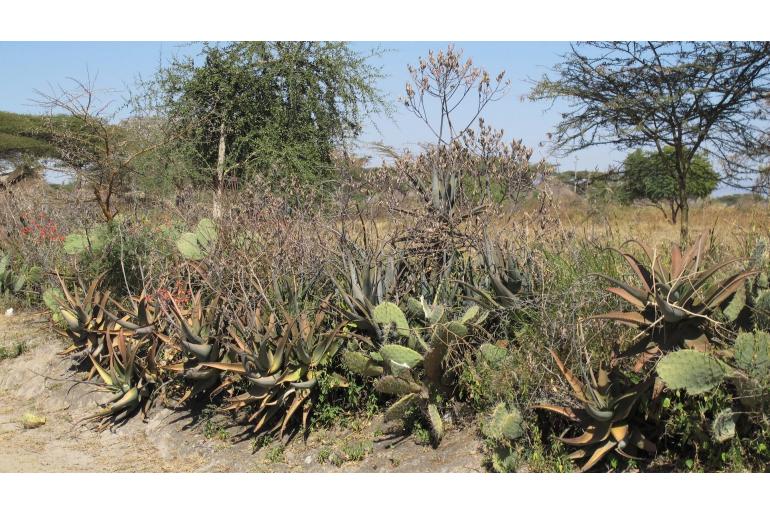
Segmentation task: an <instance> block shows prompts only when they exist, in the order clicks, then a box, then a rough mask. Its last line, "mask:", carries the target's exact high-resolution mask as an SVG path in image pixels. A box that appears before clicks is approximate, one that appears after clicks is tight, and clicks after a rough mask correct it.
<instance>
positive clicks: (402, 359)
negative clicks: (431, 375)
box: [380, 345, 422, 368]
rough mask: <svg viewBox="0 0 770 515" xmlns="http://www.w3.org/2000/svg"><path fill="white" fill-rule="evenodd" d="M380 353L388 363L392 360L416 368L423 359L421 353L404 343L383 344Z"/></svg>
mask: <svg viewBox="0 0 770 515" xmlns="http://www.w3.org/2000/svg"><path fill="white" fill-rule="evenodd" d="M380 354H381V355H382V357H383V359H385V362H386V363H388V365H391V362H392V363H395V364H396V365H400V366H402V367H407V368H414V367H415V366H417V365H418V364H419V363H420V362H421V361H422V355H421V354H420V353H418V352H416V351H413V350H412V349H410V348H408V347H404V346H402V345H383V346H382V348H381V349H380Z"/></svg>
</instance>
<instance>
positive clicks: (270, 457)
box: [265, 444, 286, 464]
mask: <svg viewBox="0 0 770 515" xmlns="http://www.w3.org/2000/svg"><path fill="white" fill-rule="evenodd" d="M285 452H286V448H285V447H284V446H283V445H280V444H278V445H275V446H273V447H271V448H270V449H269V450H268V451H267V453H266V454H265V460H266V461H267V462H268V463H273V464H275V463H283V462H284V460H285V459H286V456H285Z"/></svg>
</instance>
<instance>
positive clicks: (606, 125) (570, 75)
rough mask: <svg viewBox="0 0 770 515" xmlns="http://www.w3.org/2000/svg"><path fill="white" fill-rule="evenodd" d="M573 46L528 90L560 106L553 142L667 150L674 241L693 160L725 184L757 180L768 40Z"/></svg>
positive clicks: (683, 217) (768, 76)
mask: <svg viewBox="0 0 770 515" xmlns="http://www.w3.org/2000/svg"><path fill="white" fill-rule="evenodd" d="M585 46H586V47H587V51H585V52H583V51H580V50H578V49H577V48H576V47H574V46H573V47H572V49H571V52H569V53H568V54H567V55H566V56H564V61H563V62H562V63H561V64H559V65H557V66H556V68H555V69H554V71H555V73H556V74H557V75H558V77H557V78H554V79H552V78H550V77H548V76H545V77H544V78H543V79H542V80H541V81H540V82H538V83H537V84H536V85H535V87H534V88H533V90H532V92H531V93H530V98H531V99H533V100H550V101H555V100H556V99H566V100H567V101H569V102H570V107H569V109H568V110H567V111H566V112H565V113H563V115H562V121H561V122H560V123H559V124H558V125H557V127H556V131H555V136H554V143H555V146H556V147H557V148H559V149H561V150H563V151H564V152H572V151H576V150H580V149H584V148H587V147H591V146H595V145H615V146H616V147H618V148H621V149H625V148H638V147H647V146H652V147H655V149H656V150H657V152H658V154H659V155H660V156H663V155H664V149H665V148H666V147H672V148H673V149H674V152H673V158H674V159H673V166H674V171H675V184H676V190H677V196H676V199H675V202H676V203H677V204H678V211H679V214H680V218H679V220H680V236H681V239H682V240H686V239H687V236H688V223H689V209H688V199H689V197H690V193H689V192H690V188H689V186H688V182H689V181H690V179H691V176H692V173H691V171H692V166H693V162H694V160H695V156H696V155H698V154H699V153H706V154H707V155H709V156H710V157H712V158H715V159H718V160H719V162H720V163H721V164H722V165H723V169H724V172H725V175H724V177H722V179H723V180H725V181H726V182H731V183H735V182H740V179H741V178H742V177H744V176H745V174H747V173H756V171H757V170H758V169H759V167H760V165H761V160H762V159H766V157H767V156H766V154H761V153H758V152H757V149H758V148H759V147H761V146H762V145H763V141H767V139H766V138H767V135H768V125H767V123H765V122H766V120H767V118H768V117H767V106H766V105H765V104H764V103H763V102H760V100H761V99H762V98H767V96H768V94H769V93H770V42H708V41H696V42H646V43H645V42H594V43H587V44H585Z"/></svg>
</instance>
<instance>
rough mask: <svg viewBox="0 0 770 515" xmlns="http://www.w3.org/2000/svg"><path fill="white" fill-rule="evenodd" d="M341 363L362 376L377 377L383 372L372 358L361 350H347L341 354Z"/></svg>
mask: <svg viewBox="0 0 770 515" xmlns="http://www.w3.org/2000/svg"><path fill="white" fill-rule="evenodd" d="M342 364H343V366H344V367H345V368H347V369H348V370H350V371H351V372H353V373H354V374H358V375H361V376H364V377H379V376H381V375H382V373H383V372H384V370H383V368H382V367H380V366H378V365H377V364H376V363H375V362H374V360H372V359H371V358H370V357H368V356H367V355H365V354H363V353H361V352H355V351H348V352H345V353H344V354H343V355H342Z"/></svg>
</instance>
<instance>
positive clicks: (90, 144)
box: [37, 77, 169, 221]
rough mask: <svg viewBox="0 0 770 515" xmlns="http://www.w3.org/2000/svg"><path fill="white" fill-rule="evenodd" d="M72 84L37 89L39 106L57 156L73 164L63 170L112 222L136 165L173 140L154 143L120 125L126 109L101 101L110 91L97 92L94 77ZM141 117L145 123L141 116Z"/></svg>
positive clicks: (105, 217)
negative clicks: (139, 160)
mask: <svg viewBox="0 0 770 515" xmlns="http://www.w3.org/2000/svg"><path fill="white" fill-rule="evenodd" d="M71 81H72V86H71V87H69V88H66V87H63V86H61V85H60V86H57V87H55V88H53V89H52V90H51V92H50V93H44V92H41V91H37V94H38V97H39V98H38V105H40V106H41V107H43V108H44V109H45V111H46V117H45V119H46V123H45V125H46V126H45V129H44V131H45V134H46V137H47V138H49V140H50V142H51V144H52V145H53V147H54V148H55V149H56V154H55V155H56V157H57V158H58V159H60V160H61V161H63V162H64V164H65V165H66V166H67V169H65V170H63V171H65V172H70V171H72V173H74V175H75V176H76V179H77V181H78V182H79V183H80V184H81V185H83V186H85V187H86V188H88V189H89V190H90V191H91V192H92V194H93V200H94V201H95V202H96V204H97V205H98V206H99V210H100V211H101V213H102V216H103V217H104V219H105V220H106V221H110V220H112V219H113V218H114V217H115V215H116V214H117V213H118V208H117V207H116V205H115V202H114V200H115V197H116V196H117V195H119V194H120V193H121V192H122V191H124V190H126V189H127V188H128V185H129V182H130V179H131V176H132V174H133V173H134V168H133V167H134V163H135V161H136V160H137V159H138V158H139V157H140V156H142V155H144V154H146V153H149V152H152V151H153V150H156V149H158V148H160V147H162V146H163V145H165V144H167V143H168V140H167V139H165V138H161V137H153V138H152V139H148V138H147V136H149V134H147V133H145V132H142V131H140V130H131V131H129V130H127V128H126V126H125V124H120V123H116V122H117V119H118V117H119V114H120V113H121V108H120V107H114V106H113V103H112V102H111V101H109V100H105V99H103V98H100V93H104V92H99V91H98V90H97V89H96V87H95V81H94V80H93V79H92V78H90V77H89V78H88V79H87V80H85V81H81V80H77V79H71ZM106 96H111V94H109V93H108V94H107V95H106ZM135 114H136V115H137V118H136V120H139V119H140V118H141V116H140V115H139V113H135ZM136 125H137V126H138V122H137V124H136ZM160 133H161V134H169V132H168V131H160Z"/></svg>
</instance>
